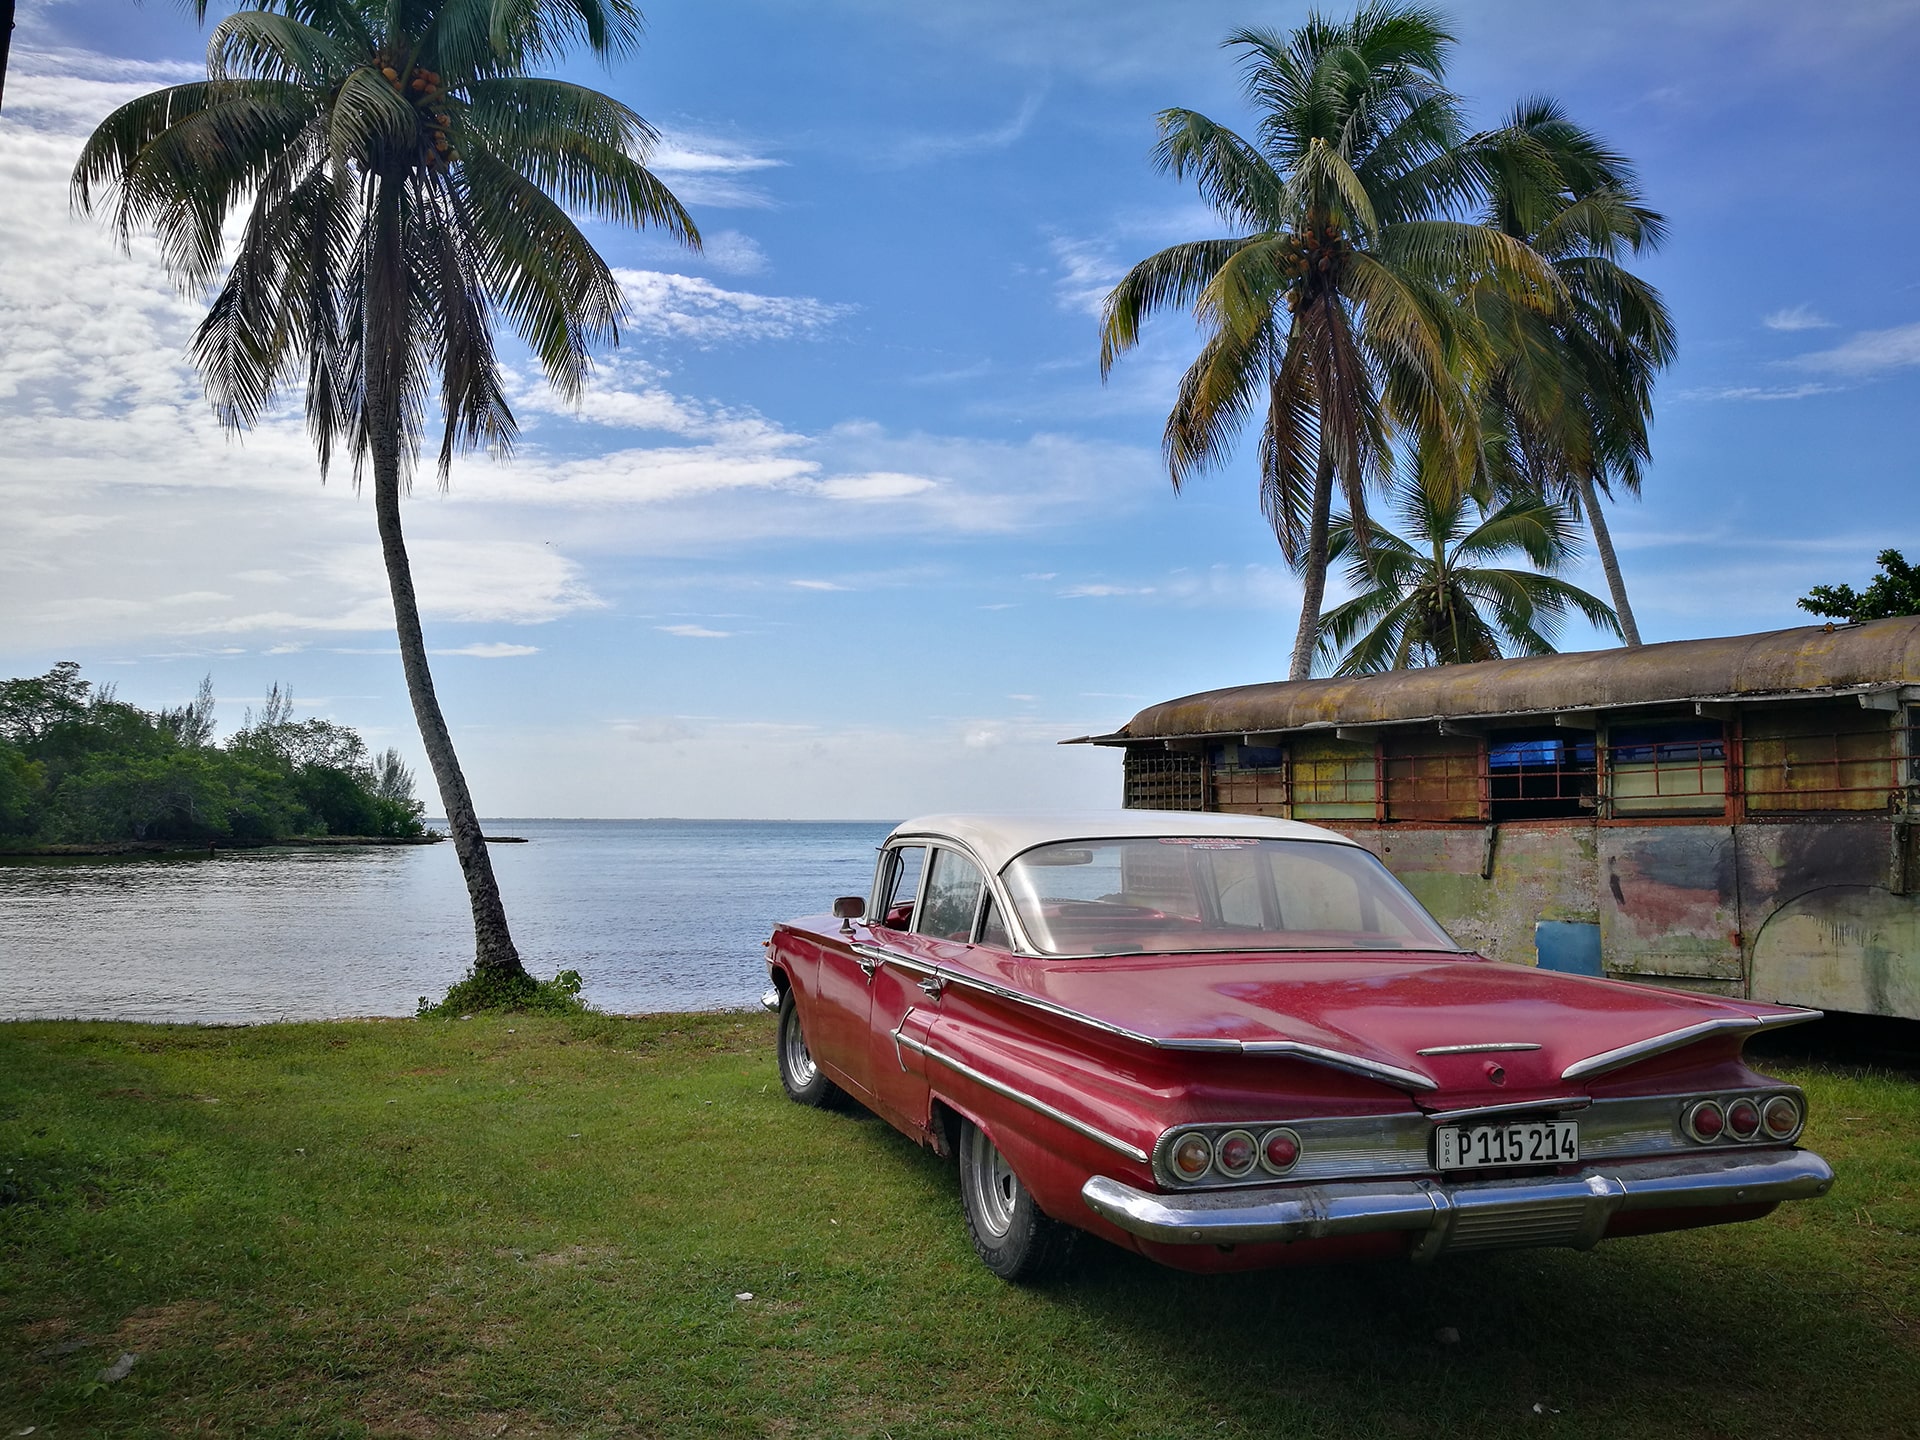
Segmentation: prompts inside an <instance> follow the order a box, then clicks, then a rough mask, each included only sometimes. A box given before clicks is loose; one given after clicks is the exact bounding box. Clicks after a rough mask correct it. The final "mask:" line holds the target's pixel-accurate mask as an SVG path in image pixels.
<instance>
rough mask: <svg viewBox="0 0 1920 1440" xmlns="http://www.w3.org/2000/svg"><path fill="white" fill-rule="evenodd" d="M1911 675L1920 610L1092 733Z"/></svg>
mask: <svg viewBox="0 0 1920 1440" xmlns="http://www.w3.org/2000/svg"><path fill="white" fill-rule="evenodd" d="M1904 685H1920V616H1903V617H1900V618H1898V619H1892V620H1875V621H1873V622H1872V623H1870V624H1866V625H1846V626H1838V627H1831V628H1830V627H1827V626H1819V625H1814V626H1802V627H1798V628H1796V629H1792V630H1774V631H1768V632H1765V633H1762V634H1758V635H1729V636H1721V637H1718V638H1714V639H1709V640H1674V641H1669V642H1667V643H1665V644H1659V645H1642V646H1640V647H1638V648H1636V649H1612V650H1591V651H1580V652H1574V653H1570V654H1564V655H1540V656H1534V657H1530V658H1526V659H1519V660H1486V661H1482V662H1480V663H1479V664H1475V665H1436V666H1432V667H1429V668H1426V669H1420V670H1399V671H1395V672H1393V673H1391V674H1387V675H1367V676H1357V677H1352V678H1340V679H1325V680H1296V681H1275V682H1271V683H1268V684H1261V685H1238V686H1234V687H1232V688H1230V689H1225V690H1209V691H1206V692H1204V693H1202V694H1199V695H1188V696H1185V697H1183V698H1181V699H1178V700H1169V701H1166V702H1165V703H1163V704H1160V705H1153V706H1149V707H1148V708H1147V709H1145V710H1142V711H1141V712H1140V713H1139V714H1138V715H1136V716H1134V717H1133V719H1132V720H1130V721H1128V722H1127V724H1126V725H1125V726H1123V727H1122V728H1121V729H1120V730H1119V731H1117V732H1116V733H1114V734H1112V735H1104V736H1098V737H1092V738H1095V739H1097V740H1099V741H1103V742H1105V743H1109V744H1121V743H1124V742H1126V741H1127V740H1141V739H1152V738H1171V737H1179V736H1198V735H1233V734H1241V733H1247V732H1260V731H1269V732H1272V731H1291V730H1302V729H1313V728H1323V727H1328V728H1330V727H1337V726H1345V727H1348V728H1352V727H1356V726H1364V725H1369V724H1376V725H1377V724H1398V723H1407V722H1414V721H1422V720H1431V721H1438V720H1440V719H1443V718H1457V717H1468V716H1490V715H1501V716H1514V715H1551V714H1560V713H1568V712H1576V711H1578V712H1589V711H1594V710H1604V709H1613V708H1619V707H1621V706H1630V705H1666V704H1672V703H1674V702H1676V701H1683V700H1694V701H1700V702H1711V701H1714V700H1731V699H1747V700H1753V699H1757V698H1759V697H1762V696H1776V695H1777V696H1796V695H1809V694H1819V693H1832V692H1844V693H1852V692H1859V693H1867V692H1869V691H1874V690H1885V689H1887V688H1888V687H1894V688H1897V687H1900V686H1904Z"/></svg>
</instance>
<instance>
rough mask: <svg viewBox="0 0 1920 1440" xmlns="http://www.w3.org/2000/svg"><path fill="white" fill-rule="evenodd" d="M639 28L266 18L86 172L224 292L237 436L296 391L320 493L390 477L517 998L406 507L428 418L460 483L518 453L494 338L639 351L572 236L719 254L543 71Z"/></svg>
mask: <svg viewBox="0 0 1920 1440" xmlns="http://www.w3.org/2000/svg"><path fill="white" fill-rule="evenodd" d="M639 24H640V16H639V13H638V12H637V11H636V10H634V9H633V8H632V6H631V5H630V4H629V3H628V0H268V5H267V7H266V8H263V9H259V10H252V11H245V12H242V13H239V14H235V15H231V16H229V17H228V18H227V19H225V20H223V21H222V22H221V23H220V25H219V26H218V27H217V28H216V29H215V31H214V33H213V37H212V41H211V43H210V45H209V47H208V54H207V78H206V80H205V81H200V82H195V83H193V84H187V85H176V86H172V87H170V88H167V89H164V90H159V91H156V92H154V93H153V94H150V95H146V96H143V97H142V98H140V99H138V100H135V101H132V102H131V103H129V104H127V105H123V106H122V107H121V108H120V109H118V110H116V111H114V113H113V114H112V115H110V116H108V117H107V119H106V120H104V121H103V122H102V123H101V125H100V127H99V128H98V129H97V130H95V131H94V133H93V136H92V137H91V138H90V139H89V140H88V142H87V145H86V148H85V149H84V150H83V151H82V153H81V156H80V160H79V163H78V165H77V166H76V167H75V169H74V173H73V194H74V200H75V203H76V205H77V206H78V207H79V208H80V209H81V210H83V211H89V212H91V211H93V210H94V209H95V208H96V207H99V208H101V209H104V210H105V211H106V212H107V215H108V219H109V220H110V222H111V224H112V227H113V230H114V232H115V234H116V235H117V236H118V237H119V239H120V240H121V242H122V243H123V244H129V245H130V244H131V242H132V239H133V237H134V236H135V235H136V234H140V233H144V232H145V231H146V230H148V229H149V228H151V229H152V230H154V231H155V232H157V236H158V240H159V245H160V252H161V257H162V259H163V260H164V261H165V263H166V266H167V268H168V270H169V271H170V272H171V273H172V275H173V277H174V278H175V280H176V281H177V282H178V283H179V284H180V285H181V287H182V288H183V289H184V290H186V291H187V292H189V293H194V294H198V293H201V292H202V291H204V290H205V289H207V288H209V287H211V286H214V285H216V284H217V285H218V287H219V288H218V292H217V293H216V294H215V295H214V298H213V300H212V303H211V307H210V309H209V311H208V314H207V317H206V319H205V321H204V322H202V324H201V325H200V327H199V330H198V331H197V332H196V333H195V335H194V339H193V346H192V353H193V356H194V359H195V361H196V363H197V364H198V366H199V368H200V372H201V375H202V377H203V379H204V381H205V384H206V389H207V393H208V396H209V398H211V400H212V401H213V405H214V409H215V411H216V412H217V413H218V415H219V416H220V418H221V420H222V421H223V422H224V423H225V424H227V425H229V426H232V427H234V428H244V427H246V426H249V425H251V424H253V423H254V422H255V421H256V420H257V419H259V417H260V416H261V414H262V413H263V412H264V411H265V410H266V409H267V407H268V406H269V404H270V403H271V402H272V401H273V399H274V397H275V396H276V394H277V392H278V391H279V390H280V389H281V387H283V386H284V385H287V384H289V383H299V384H302V385H304V388H305V391H306V417H307V425H308V429H309V430H310V431H311V433H312V435H313V441H314V445H315V447H316V449H317V450H318V452H319V458H320V466H321V473H322V475H323V477H324V475H325V473H326V470H327V466H328V464H329V462H330V461H331V459H332V458H333V456H334V454H335V450H336V447H339V448H342V449H344V450H345V451H346V452H347V453H348V454H350V455H351V457H352V459H353V466H354V480H355V483H356V484H357V483H358V482H359V481H360V478H361V475H362V470H363V466H364V467H368V468H370V469H371V470H372V474H373V500H374V515H375V519H376V522H377V525H378V529H379V535H380V547H381V552H382V555H383V556H384V558H385V561H386V568H387V579H388V583H389V585H390V587H391V589H392V592H393V608H394V619H395V623H396V627H397V629H398V632H399V640H400V658H401V666H402V668H403V670H404V671H405V674H406V681H407V692H408V694H409V696H410V697H411V699H412V702H413V710H414V716H415V718H416V720H417V721H418V722H419V725H420V735H421V739H422V740H423V742H424V743H425V748H426V752H427V760H428V762H429V764H430V765H431V766H432V768H433V775H434V780H435V781H436V783H437V784H438V787H439V791H440V800H441V803H442V804H443V805H444V806H445V807H446V814H447V823H448V828H449V829H450V830H451V832H452V836H453V843H454V849H455V851H456V852H457V854H458V855H459V858H460V866H461V869H462V871H463V872H464V874H465V877H466V883H467V893H468V896H469V899H470V900H471V902H472V906H473V923H474V939H475V954H474V977H475V979H476V980H477V981H482V982H485V983H487V984H488V985H489V986H490V987H493V988H496V989H498V990H501V991H502V992H503V993H506V994H509V995H510V994H512V993H514V992H516V991H518V990H521V989H523V988H524V987H525V986H526V985H527V984H528V983H530V982H529V980H528V977H527V973H526V970H525V968H524V967H523V966H522V964H521V961H520V956H519V953H518V951H517V950H516V949H515V948H514V943H513V938H512V935H511V933H510V932H509V930H508V928H507V918H506V912H505V909H504V907H503V906H502V905H501V902H500V891H499V887H498V885H497V884H496V883H495V881H494V876H493V867H492V864H491V863H490V861H489V860H488V858H487V849H486V842H485V840H484V838H483V837H482V835H481V833H480V823H479V821H478V819H477V818H476V817H475V814H474V806H473V800H472V797H471V796H470V795H469V793H468V791H467V783H466V779H465V777H464V776H463V775H462V774H461V770H460V762H459V760H458V758H457V757H456V756H455V754H454V750H453V742H452V740H451V738H450V737H449V735H448V733H447V725H446V721H445V719H444V718H443V717H442V716H441V713H440V705H439V701H438V700H437V699H436V698H435V696H434V689H433V677H432V675H431V674H430V673H429V671H428V668H427V649H426V642H425V639H424V637H423V635H422V633H421V627H420V609H419V605H418V602H417V601H416V599H415V596H414V588H413V574H412V570H411V567H410V566H409V564H408V560H407V551H406V545H405V542H404V539H403V537H402V534H401V528H400V499H401V495H402V492H403V491H404V490H405V489H406V488H407V487H408V482H409V480H410V478H411V474H412V470H413V467H414V464H415V460H416V456H417V453H418V449H419V444H420V440H421V436H422V430H423V427H424V425H425V423H426V416H427V411H428V407H429V405H430V404H432V405H433V406H434V407H435V408H437V409H438V411H439V420H440V432H441V433H440V452H439V478H440V482H441V484H443V485H444V484H445V483H446V481H447V475H448V468H449V466H450V465H451V463H452V460H453V456H454V454H455V452H456V451H459V450H462V449H466V448H472V447H486V448H492V449H493V450H495V451H496V452H505V451H506V450H508V449H509V448H510V446H511V443H512V441H513V438H514V435H515V433H516V432H515V424H514V417H513V413H512V411H511V410H510V409H509V408H508V405H507V397H506V393H505V385H504V377H503V374H502V371H501V367H500V363H499V360H498V358H497V356H496V354H495V350H494V335H493V325H494V320H495V317H496V316H500V315H503V316H505V318H506V319H507V321H508V322H509V323H510V324H511V325H512V327H513V329H514V330H515V331H516V332H517V333H518V334H519V336H520V337H521V339H522V340H524V341H525V343H526V344H527V346H528V347H529V349H530V350H531V351H532V352H533V354H534V355H535V356H536V357H538V359H539V362H540V364H541V366H542V368H543V369H544V370H545V373H546V376H547V379H548V380H549V381H550V382H551V383H552V384H553V385H554V386H555V387H556V388H557V389H558V390H559V391H560V392H561V393H562V394H565V395H568V396H574V395H577V394H578V393H579V392H580V389H581V387H582V385H583V383H584V381H585V379H586V375H587V372H588V367H589V362H590V354H591V351H592V348H593V347H594V346H595V345H597V344H600V343H611V342H613V341H615V340H616V339H617V337H618V321H619V318H620V315H621V307H622V298H621V294H620V289H619V286H618V284H617V283H616V282H615V280H614V278H613V274H612V272H611V271H610V270H609V269H608V267H607V264H606V262H605V261H604V260H602V259H601V257H600V256H599V255H598V254H597V253H595V251H594V249H593V247H592V246H591V245H590V244H589V243H588V242H587V239H586V237H585V236H584V235H582V234H581V232H580V229H579V227H578V226H577V225H576V224H575V222H574V220H573V218H572V213H586V214H592V215H596V216H598V217H601V218H604V219H608V220H613V221H617V222H622V223H626V224H630V225H636V226H639V225H660V226H664V227H665V228H666V229H667V230H668V231H670V232H671V233H673V234H675V235H677V236H679V237H680V238H682V239H683V240H685V241H687V242H689V243H691V244H698V241H699V236H698V232H697V231H696V230H695V228H694V224H693V221H692V220H691V219H690V218H689V216H688V215H687V212H686V211H685V210H684V209H683V208H682V207H681V205H680V203H679V201H677V200H676V199H675V198H674V197H673V195H672V194H671V193H670V192H669V191H668V190H667V189H666V187H665V186H664V185H662V184H661V183H660V181H659V180H658V179H657V178H655V176H654V175H653V174H652V173H650V172H649V171H648V170H647V168H646V166H645V164H644V160H645V158H646V155H647V153H648V150H649V147H650V146H651V144H652V142H653V140H654V132H653V131H652V130H651V129H650V128H649V127H648V126H647V124H646V122H645V121H643V120H642V119H641V118H640V117H639V116H638V115H636V114H635V113H634V112H633V111H632V110H630V109H629V108H628V107H627V106H625V105H623V104H621V103H620V102H619V101H617V100H613V99H610V98H609V97H607V96H605V95H602V94H600V93H598V92H597V91H594V90H590V89H585V88H583V87H581V86H578V85H573V84H567V83H563V82H561V81H558V80H550V79H541V78H535V77H533V76H530V75H528V74H527V73H526V72H527V70H528V68H529V67H531V66H534V65H536V64H538V63H540V62H543V61H546V60H550V59H553V58H554V57H556V56H557V55H559V54H560V53H561V52H562V51H563V50H564V49H565V48H566V47H567V46H568V45H569V43H571V42H574V41H584V42H585V43H586V45H587V46H588V47H589V48H590V49H591V50H593V51H594V52H595V53H597V54H601V55H607V54H610V53H613V52H616V51H618V50H620V49H621V48H623V47H625V46H627V45H629V44H631V43H632V42H633V41H634V40H635V39H636V38H637V36H638V33H639ZM570 212H572V213H570ZM236 215H243V216H244V219H243V221H242V223H241V224H240V226H239V229H238V234H237V240H236V244H235V247H234V250H233V257H232V260H231V263H229V262H228V261H227V259H226V253H227V246H226V243H225V240H226V237H225V235H224V228H225V226H226V225H227V223H228V220H229V217H234V216H236ZM223 273H224V278H223Z"/></svg>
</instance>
